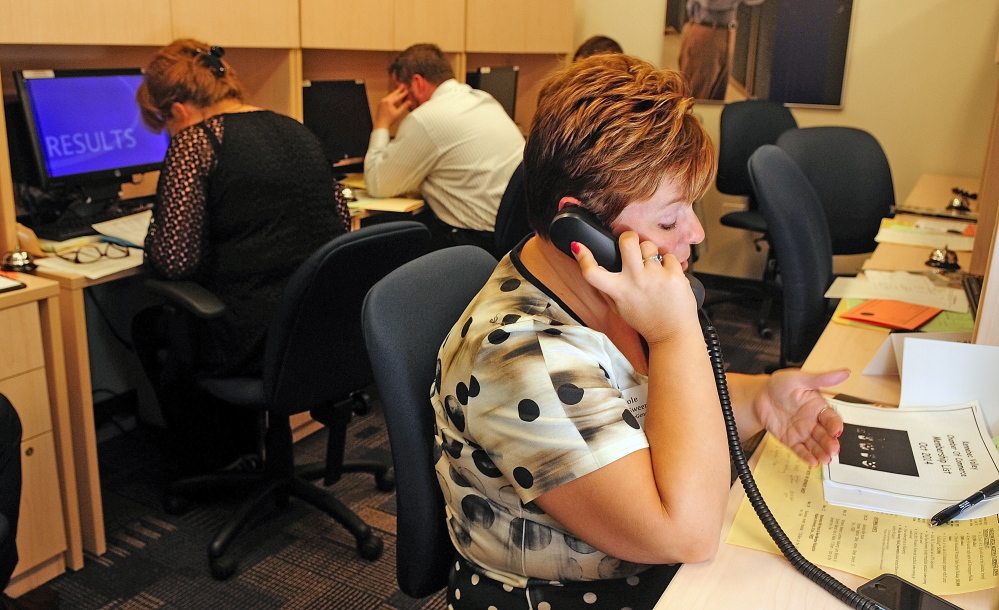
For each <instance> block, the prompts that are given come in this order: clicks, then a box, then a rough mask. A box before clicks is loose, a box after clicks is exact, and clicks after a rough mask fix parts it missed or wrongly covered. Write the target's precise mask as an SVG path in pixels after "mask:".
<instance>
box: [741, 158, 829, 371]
mask: <svg viewBox="0 0 999 610" xmlns="http://www.w3.org/2000/svg"><path fill="white" fill-rule="evenodd" d="M747 166H748V169H749V177H750V180H751V181H752V184H753V190H754V192H755V193H756V200H757V201H758V202H759V204H760V212H761V213H762V214H763V217H764V219H765V220H766V223H767V230H768V231H769V237H770V246H771V248H773V251H774V254H775V256H776V257H777V264H778V265H779V266H780V279H781V287H782V290H783V295H784V297H783V298H784V303H783V310H784V317H783V324H782V326H781V338H780V354H781V355H780V368H783V367H786V366H794V365H798V364H800V363H801V362H803V361H804V360H805V358H806V357H807V356H808V352H810V351H811V350H812V347H813V346H814V345H815V342H816V341H818V339H819V335H821V334H822V330H823V329H824V328H825V327H826V324H827V323H828V322H829V318H830V316H831V315H832V303H831V302H830V301H829V300H828V299H826V298H825V297H824V296H823V295H824V294H825V292H826V290H827V289H828V288H829V286H830V284H832V281H833V271H832V242H831V240H830V237H829V226H828V224H827V223H826V217H825V213H824V212H823V209H822V202H821V201H819V196H818V195H817V194H816V192H815V189H813V188H812V185H811V184H810V183H809V181H808V178H806V177H805V174H804V173H802V171H801V169H799V168H798V166H797V165H796V164H795V162H794V160H793V159H791V157H790V156H788V154H787V153H786V152H784V151H783V150H782V149H780V148H778V147H777V146H773V145H765V146H761V147H760V148H759V149H757V151H756V152H754V153H753V155H752V156H751V157H750V158H749V163H748V164H747Z"/></svg>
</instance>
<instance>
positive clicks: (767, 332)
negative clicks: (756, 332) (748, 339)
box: [760, 327, 774, 339]
mask: <svg viewBox="0 0 999 610" xmlns="http://www.w3.org/2000/svg"><path fill="white" fill-rule="evenodd" d="M760 338H761V339H773V338H774V331H773V329H772V328H766V327H763V328H761V329H760Z"/></svg>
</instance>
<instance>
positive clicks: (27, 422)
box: [0, 369, 52, 440]
mask: <svg viewBox="0 0 999 610" xmlns="http://www.w3.org/2000/svg"><path fill="white" fill-rule="evenodd" d="M0 393H2V394H3V395H4V396H6V397H7V399H8V400H10V404H12V405H14V410H15V411H17V415H18V416H19V417H20V419H21V439H22V440H29V439H31V438H34V437H36V436H38V435H39V434H42V433H44V432H48V431H50V430H52V411H51V407H50V405H49V390H48V385H47V383H46V380H45V369H35V370H33V371H31V372H30V373H25V374H23V375H18V376H16V377H10V378H9V379H4V380H2V381H0Z"/></svg>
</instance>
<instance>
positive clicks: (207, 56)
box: [195, 47, 225, 78]
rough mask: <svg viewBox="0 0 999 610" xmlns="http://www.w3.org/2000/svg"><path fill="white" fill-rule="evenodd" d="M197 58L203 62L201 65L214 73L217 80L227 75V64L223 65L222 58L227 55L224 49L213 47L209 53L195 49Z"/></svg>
mask: <svg viewBox="0 0 999 610" xmlns="http://www.w3.org/2000/svg"><path fill="white" fill-rule="evenodd" d="M195 52H196V57H197V58H198V59H200V60H201V65H203V66H204V67H206V68H208V69H209V70H211V71H212V74H214V75H215V77H216V78H222V77H223V76H224V75H225V64H223V63H222V56H223V55H225V49H223V48H222V47H211V48H210V49H208V50H207V51H205V50H204V49H195Z"/></svg>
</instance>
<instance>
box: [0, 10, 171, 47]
mask: <svg viewBox="0 0 999 610" xmlns="http://www.w3.org/2000/svg"><path fill="white" fill-rule="evenodd" d="M169 41H170V0H143V1H142V2H136V1H135V0H3V1H2V2H0V43H30V44H124V45H139V44H145V45H162V44H166V43H168V42H169Z"/></svg>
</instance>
